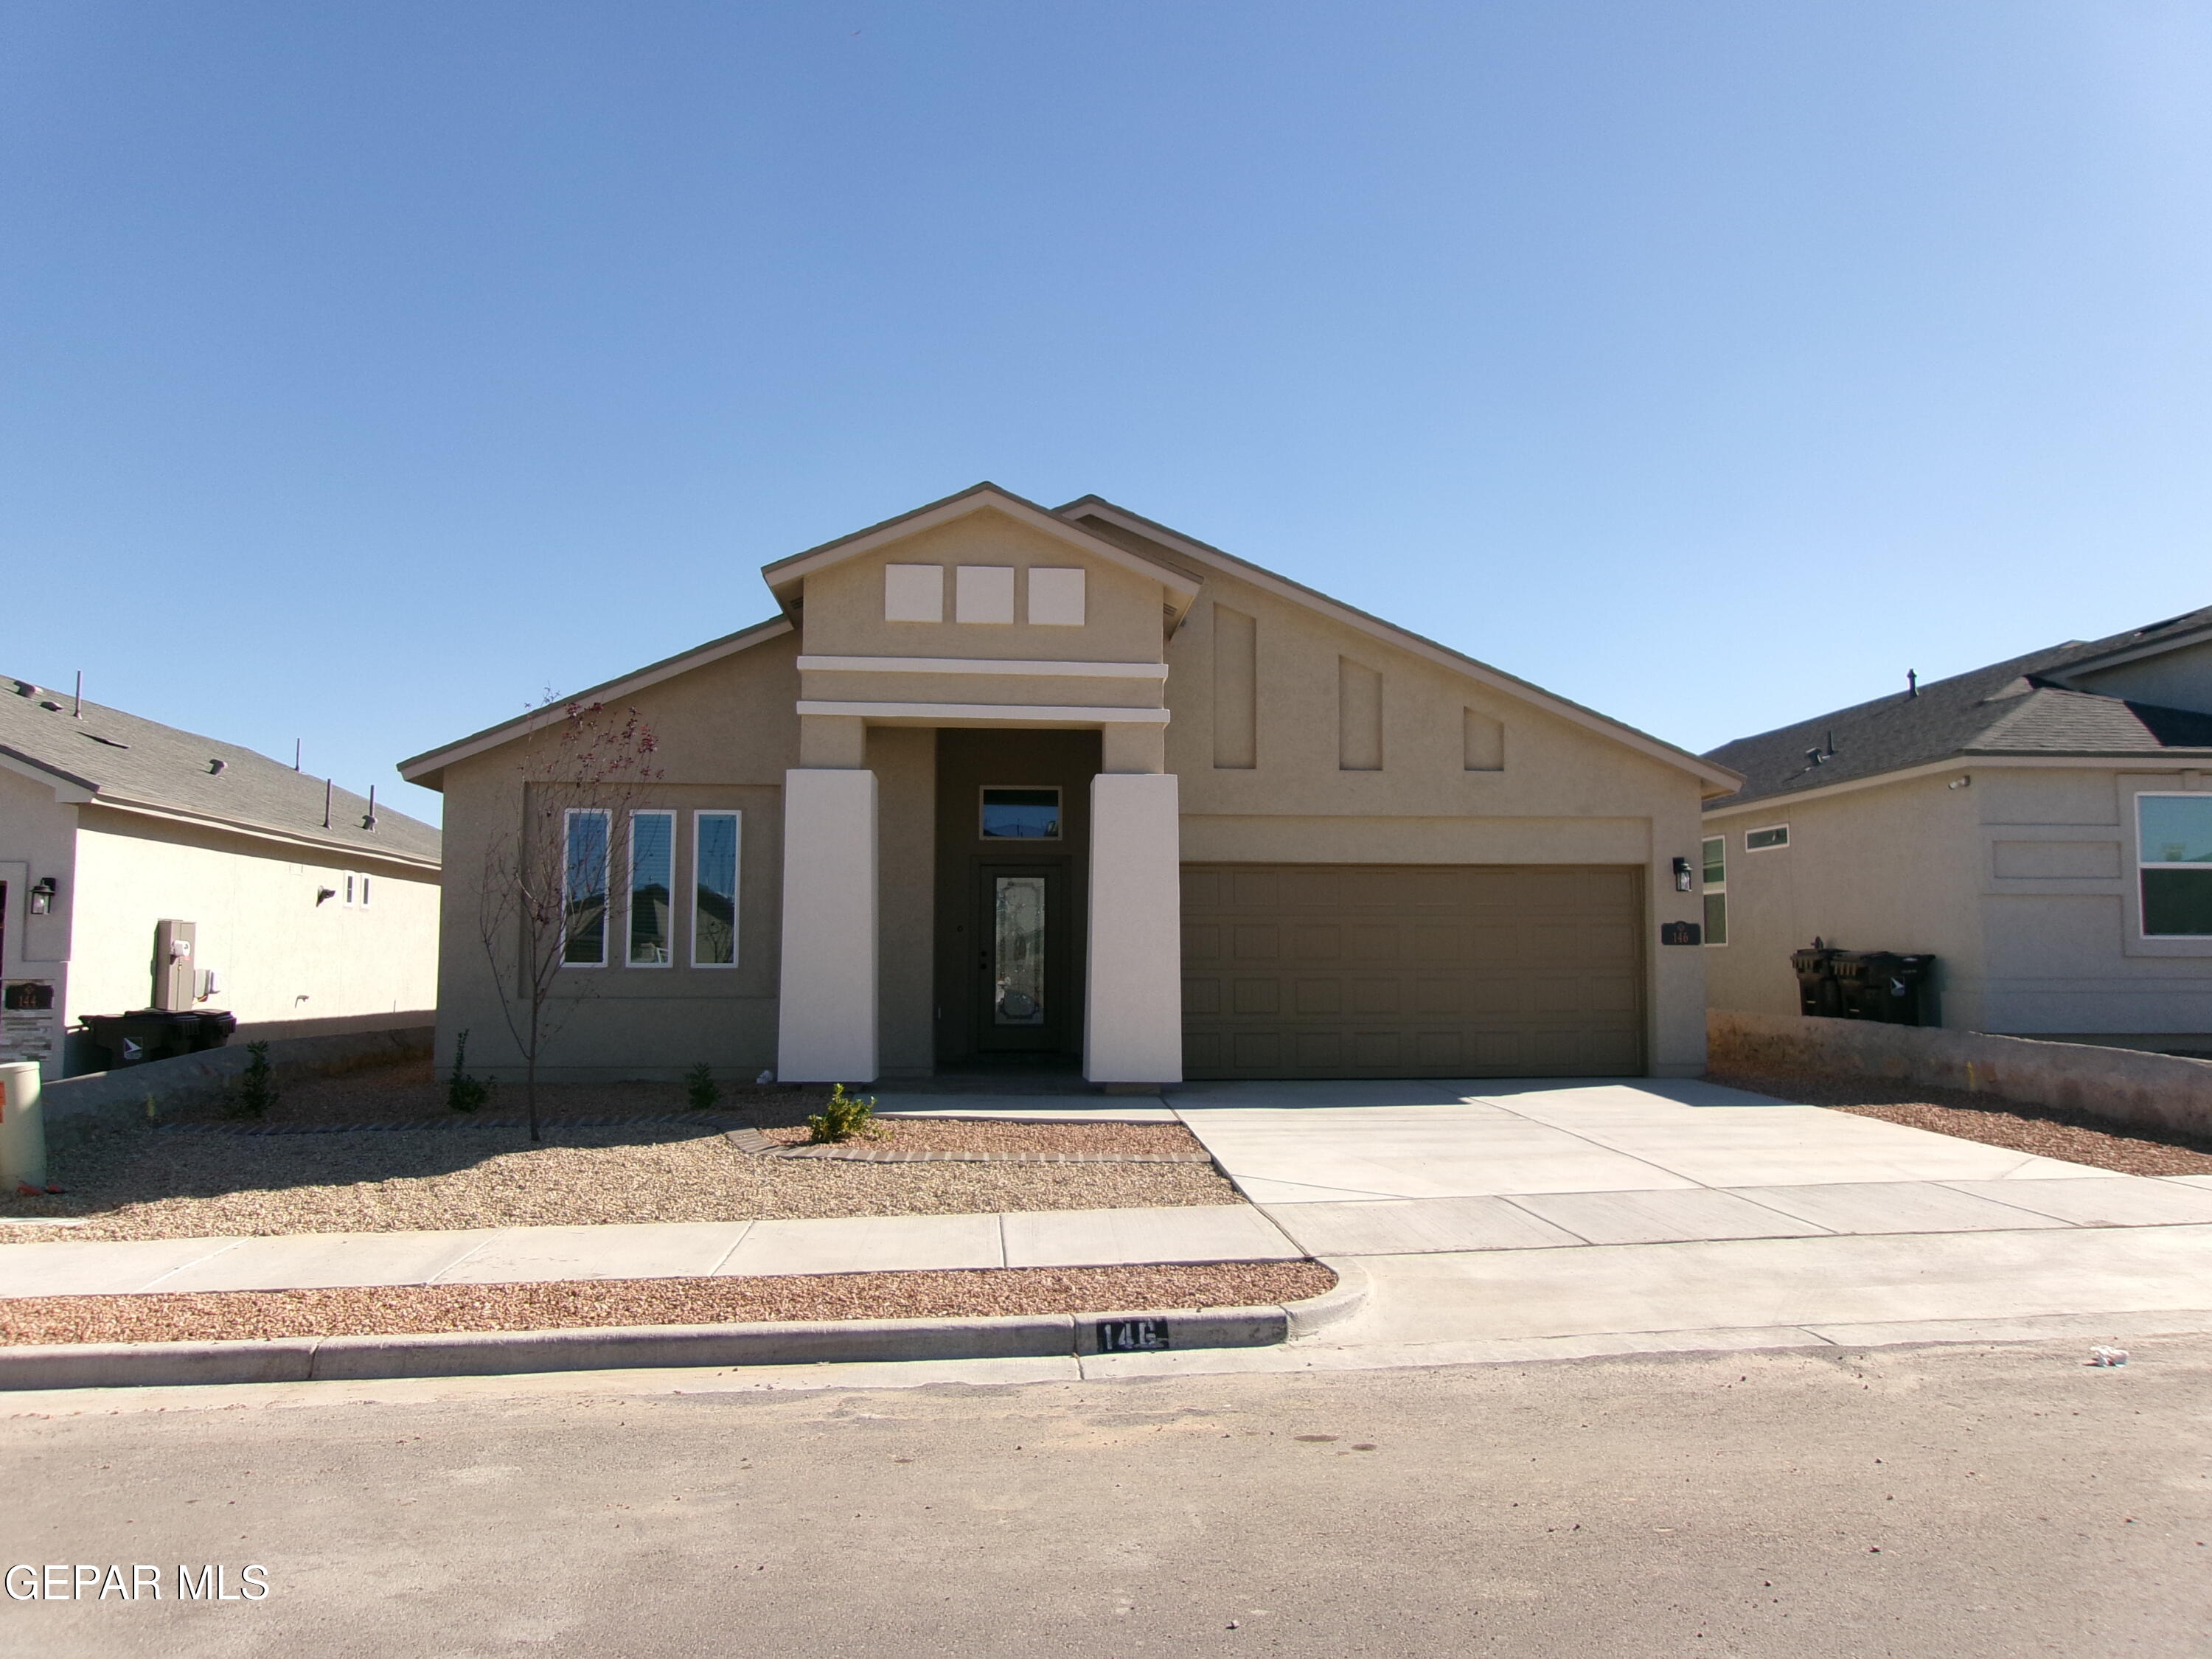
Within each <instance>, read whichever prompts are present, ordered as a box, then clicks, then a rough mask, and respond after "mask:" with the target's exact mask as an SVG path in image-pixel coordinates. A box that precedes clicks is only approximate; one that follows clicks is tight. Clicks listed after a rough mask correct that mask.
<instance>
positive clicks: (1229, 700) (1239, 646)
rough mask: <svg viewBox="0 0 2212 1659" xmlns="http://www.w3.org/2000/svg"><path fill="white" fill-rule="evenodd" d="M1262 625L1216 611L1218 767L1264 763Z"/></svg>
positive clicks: (1221, 608)
mask: <svg viewBox="0 0 2212 1659" xmlns="http://www.w3.org/2000/svg"><path fill="white" fill-rule="evenodd" d="M1257 632H1258V625H1257V624H1256V623H1255V622H1254V621H1253V619H1252V618H1251V617H1248V616H1246V615H1245V614H1244V613H1243V611H1231V610H1230V609H1229V608H1228V607H1227V606H1226V605H1215V606H1214V607H1213V763H1214V765H1215V766H1217V767H1218V768H1221V769H1225V770H1232V771H1242V770H1245V769H1249V768H1251V767H1252V766H1254V765H1255V764H1256V763H1258V760H1259V749H1260V742H1259V693H1258V684H1257V682H1258V679H1259V648H1258V647H1259V641H1258V640H1257V637H1256V635H1257Z"/></svg>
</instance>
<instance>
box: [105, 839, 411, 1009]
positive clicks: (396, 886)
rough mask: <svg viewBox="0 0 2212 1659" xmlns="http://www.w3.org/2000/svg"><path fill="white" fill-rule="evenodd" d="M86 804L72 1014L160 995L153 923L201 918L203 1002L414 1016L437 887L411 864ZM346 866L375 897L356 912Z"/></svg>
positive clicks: (143, 1002) (141, 1003)
mask: <svg viewBox="0 0 2212 1659" xmlns="http://www.w3.org/2000/svg"><path fill="white" fill-rule="evenodd" d="M79 810H80V812H81V815H82V816H81V822H80V824H79V828H78V833H77V850H76V905H75V907H74V910H73V913H72V917H71V921H72V924H73V925H72V937H71V939H70V1009H69V1012H70V1018H72V1019H82V1018H83V1017H84V1016H85V1015H87V1014H109V1013H122V1012H125V1011H126V1010H129V1009H133V1008H143V1007H145V1006H147V1005H148V1003H149V1000H151V998H152V995H153V956H154V930H155V924H156V923H157V922H159V921H162V920H163V919H165V918H176V919H180V920H183V921H191V922H196V923H197V924H198V942H197V947H196V955H195V958H194V965H195V967H197V968H200V969H213V970H214V971H215V974H216V981H217V990H216V994H215V995H214V996H213V997H211V998H210V1000H208V1002H207V1004H206V1005H205V1006H208V1007H211V1008H226V1009H228V1010H229V1011H230V1012H233V1013H234V1014H236V1015H237V1016H238V1018H239V1022H240V1024H241V1025H253V1024H289V1023H292V1022H295V1021H307V1020H313V1021H317V1022H322V1021H332V1020H349V1019H354V1018H362V1017H368V1016H383V1017H386V1018H389V1017H392V1016H395V1015H405V1014H413V1015H415V1016H416V1019H417V1020H418V1021H419V1020H420V1019H422V1018H424V1017H425V1016H426V1012H427V1011H428V1008H429V1007H430V1006H431V1004H432V1001H433V999H434V996H435V985H436V975H437V955H436V952H437V937H438V914H439V908H440V905H439V897H440V895H439V886H438V883H437V880H436V878H435V877H430V876H427V875H426V874H425V873H424V872H422V871H420V870H416V869H412V868H410V867H409V866H403V865H398V864H389V863H383V862H380V861H379V860H374V859H368V858H362V857H358V856H356V857H351V858H349V859H347V860H344V861H343V862H340V861H337V860H325V859H322V858H319V857H317V856H316V855H314V854H309V853H307V852H305V851H304V849H303V850H301V851H299V852H290V851H288V850H286V849H283V848H271V847H270V846H269V845H268V844H267V843H265V842H257V841H253V840H251V839H249V838H247V837H246V836H231V835H226V834H224V833H222V832H221V831H217V830H208V829H196V828H191V827H188V826H185V825H182V824H170V823H162V822H159V821H156V820H152V819H147V818H142V817H136V816H130V815H125V814H121V813H117V812H112V811H106V810H105V809H102V808H100V807H97V806H86V807H82V808H81V809H79ZM348 871H353V872H361V873H366V874H367V875H368V877H369V878H370V883H371V887H370V892H371V898H370V902H369V903H368V906H367V907H366V908H362V907H359V906H356V907H355V908H350V909H349V908H346V906H345V905H344V903H343V901H342V897H333V898H330V899H326V900H323V901H321V902H318V901H317V895H318V894H319V892H320V891H322V890H324V889H326V888H327V889H331V890H334V891H335V892H337V893H338V894H340V895H343V890H344V885H345V874H346V872H348Z"/></svg>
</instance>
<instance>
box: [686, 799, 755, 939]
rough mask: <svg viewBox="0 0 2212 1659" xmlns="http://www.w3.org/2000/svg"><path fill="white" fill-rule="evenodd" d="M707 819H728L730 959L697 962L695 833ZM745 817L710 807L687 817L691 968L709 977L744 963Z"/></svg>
mask: <svg viewBox="0 0 2212 1659" xmlns="http://www.w3.org/2000/svg"><path fill="white" fill-rule="evenodd" d="M708 818H728V819H730V820H731V821H732V822H731V825H730V843H731V848H730V850H731V853H732V859H731V871H730V959H729V960H728V961H727V962H702V961H700V960H699V830H700V826H701V824H702V823H703V822H704V821H705V820H707V819H708ZM744 884H745V815H744V813H743V812H742V811H738V809H737V808H736V807H734V806H732V807H713V808H708V809H704V810H702V811H695V812H693V813H692V814H691V906H690V909H691V965H692V966H693V967H694V968H703V969H708V971H709V972H712V973H721V972H723V971H725V970H726V969H732V968H735V967H736V966H737V965H738V963H741V962H743V961H744V955H745V945H744V938H745V935H744V927H743V922H744Z"/></svg>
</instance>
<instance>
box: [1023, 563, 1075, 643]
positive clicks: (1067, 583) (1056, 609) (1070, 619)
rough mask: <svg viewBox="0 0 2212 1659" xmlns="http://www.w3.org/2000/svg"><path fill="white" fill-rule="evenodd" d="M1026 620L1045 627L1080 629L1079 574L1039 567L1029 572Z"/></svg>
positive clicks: (1073, 571)
mask: <svg viewBox="0 0 2212 1659" xmlns="http://www.w3.org/2000/svg"><path fill="white" fill-rule="evenodd" d="M1029 618H1030V622H1031V623H1036V624H1038V625H1040V626H1042V627H1046V628H1080V627H1082V626H1083V572H1082V570H1081V569H1080V568H1077V569H1072V570H1068V569H1059V568H1051V567H1041V568H1036V569H1032V570H1031V571H1030V609H1029Z"/></svg>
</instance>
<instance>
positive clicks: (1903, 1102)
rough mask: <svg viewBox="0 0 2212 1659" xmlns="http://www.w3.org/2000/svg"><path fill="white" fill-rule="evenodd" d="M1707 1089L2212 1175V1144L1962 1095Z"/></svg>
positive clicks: (1822, 1084) (1800, 1084) (1790, 1080)
mask: <svg viewBox="0 0 2212 1659" xmlns="http://www.w3.org/2000/svg"><path fill="white" fill-rule="evenodd" d="M1706 1081H1708V1082H1711V1083H1719V1084H1724V1085H1727V1086H1728V1087H1729V1088H1731V1089H1749V1090H1753V1091H1756V1092H1757V1093H1759V1094H1763V1095H1774V1096H1777V1097H1779V1098H1781V1099H1784V1100H1795V1101H1802V1102H1803V1103H1805V1104H1807V1105H1808V1106H1828V1107H1832V1108H1834V1109H1836V1110H1838V1111H1841V1112H1850V1113H1851V1114H1852V1115H1855V1116H1858V1117H1878V1118H1881V1120H1882V1121H1884V1122H1887V1123H1901V1124H1904V1125H1905V1126H1906V1127H1909V1128H1914V1129H1930V1130H1933V1131H1934V1132H1935V1133H1937V1134H1943V1135H1955V1136H1957V1137H1958V1138H1959V1139H1961V1140H1978V1141H1980V1142H1982V1143H1983V1144H1984V1146H2002V1147H2005V1148H2007V1149H2008V1150H2009V1151H2012V1152H2031V1153H2033V1154H2035V1155H2037V1156H2038V1157H2041V1158H2063V1159H2065V1160H2066V1161H2067V1162H2068V1163H2069V1164H2091V1165H2093V1166H2094V1167H2095V1168H2097V1169H2100V1170H2115V1171H2117V1172H2118V1173H2119V1174H2121V1175H2137V1176H2170V1175H2212V1137H2205V1136H2197V1135H2185V1134H2180V1133H2172V1132H2169V1131H2165V1130H2159V1129H2150V1128H2143V1127H2137V1126H2136V1125H2133V1124H2121V1123H2113V1122H2111V1121H2107V1120H2105V1119H2100V1118H2094V1117H2091V1116H2089V1115H2087V1114H2086V1113H2081V1112H2067V1111H2061V1110H2059V1109H2057V1108H2055V1107H2042V1106H2023V1105H2021V1104H2020V1103H2018V1102H2016V1101H2010V1100H2002V1099H1999V1098H1998V1097H1996V1096H1995V1095H1986V1094H1979V1093H1970V1092H1969V1091H1966V1090H1964V1089H1937V1088H1930V1087H1928V1086H1926V1085H1922V1084H1904V1083H1886V1082H1882V1081H1880V1080H1877V1079H1866V1078H1846V1077H1832V1076H1828V1075H1826V1074H1823V1073H1813V1072H1744V1071H1728V1072H1712V1073H1707V1076H1706Z"/></svg>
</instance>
